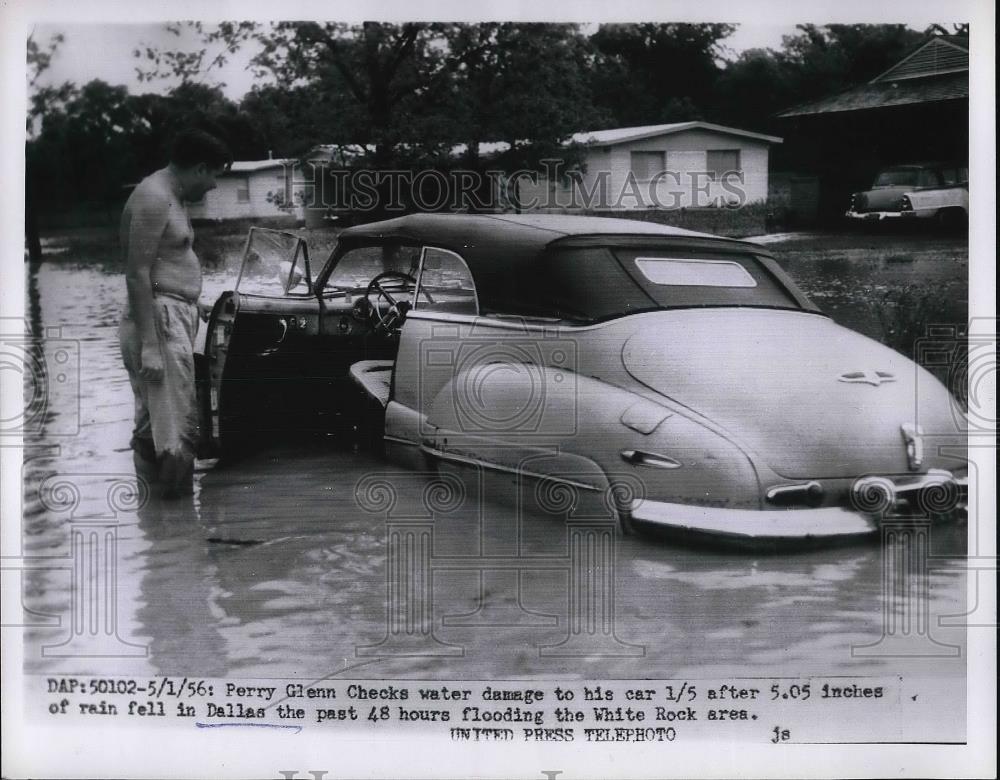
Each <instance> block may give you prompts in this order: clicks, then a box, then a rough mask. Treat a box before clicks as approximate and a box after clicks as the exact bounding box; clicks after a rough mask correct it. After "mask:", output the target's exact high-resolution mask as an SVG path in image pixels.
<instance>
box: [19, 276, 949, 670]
mask: <svg viewBox="0 0 1000 780" xmlns="http://www.w3.org/2000/svg"><path fill="white" fill-rule="evenodd" d="M224 284H225V280H224V279H222V278H215V277H212V278H209V279H208V280H207V283H206V289H207V290H208V291H209V292H208V294H209V295H211V294H212V293H213V292H214V291H216V290H218V289H221V287H222V286H223V285H224ZM35 292H36V294H37V300H36V303H35V305H36V307H37V317H38V320H39V322H41V323H44V325H45V326H46V327H49V328H51V327H61V328H62V331H61V334H60V338H62V339H63V340H67V339H68V340H73V341H74V343H76V344H77V346H78V349H79V356H80V360H79V372H80V373H79V377H78V378H77V380H75V381H77V382H78V387H79V406H78V408H76V407H74V406H73V405H72V404H68V403H66V402H65V400H63V401H61V402H60V404H56V405H53V406H52V408H49V409H48V410H47V414H48V415H49V422H50V425H49V426H48V427H47V428H46V430H45V431H44V432H42V433H39V434H38V435H33V436H31V437H29V443H30V445H31V446H30V447H29V449H28V454H27V456H26V459H25V464H24V484H25V512H24V553H25V555H27V556H32V557H33V558H34V559H35V560H36V561H40V562H41V563H39V564H38V565H35V566H33V571H32V572H31V573H29V574H27V575H25V579H24V598H23V600H24V604H25V606H26V607H27V608H28V609H29V610H30V612H29V613H28V616H27V619H28V622H30V623H32V626H31V627H30V628H29V629H28V630H27V633H26V636H27V645H26V663H27V666H28V669H29V671H33V672H38V673H56V672H60V673H62V672H65V673H69V672H74V673H97V674H99V673H105V674H108V673H112V672H113V673H115V674H118V675H124V674H134V675H143V674H150V673H161V674H171V675H181V674H184V675H188V676H190V675H203V676H231V677H237V676H242V677H251V676H264V675H266V676H275V677H279V676H293V675H294V676H299V677H304V678H306V677H308V678H320V677H323V676H326V675H331V674H338V673H342V672H345V671H347V673H348V674H349V675H352V676H355V677H364V676H370V677H421V676H422V677H438V678H467V679H468V678H487V677H492V676H501V677H502V676H507V677H513V676H518V677H525V676H526V677H531V676H538V677H560V676H565V677H583V678H588V677H628V678H643V677H651V678H656V677H668V676H672V677H679V676H689V675H694V674H698V675H701V676H713V675H714V676H729V675H761V676H768V675H769V676H774V675H782V676H789V675H799V674H810V673H823V674H865V673H879V672H885V671H888V670H889V669H891V671H892V673H912V674H917V675H933V676H937V677H940V676H955V677H961V676H962V675H964V670H965V664H964V652H963V653H962V655H961V656H960V657H957V658H956V657H954V656H953V655H951V650H950V646H959V647H962V648H964V644H965V636H964V631H962V630H960V629H954V628H947V627H941V626H940V625H938V623H937V618H938V617H939V616H942V615H956V614H961V613H963V612H964V611H965V603H966V600H965V578H964V575H963V573H962V566H961V563H962V559H961V556H962V555H963V553H964V529H961V528H950V529H948V528H934V529H933V530H932V534H931V540H930V543H931V553H932V555H933V556H934V558H933V560H934V562H935V565H934V567H933V568H932V569H931V571H930V572H929V573H928V574H927V575H926V577H923V575H920V574H903V575H901V576H902V577H903V579H904V580H905V581H908V582H912V583H914V584H915V585H917V586H919V587H920V588H925V590H914V589H913V588H909V589H906V588H904V589H903V591H900V593H901V594H902V595H901V596H900V597H899V598H898V599H896V598H894V599H890V601H889V602H887V601H886V599H885V597H884V587H885V585H884V582H883V571H884V567H883V552H882V551H881V550H880V548H879V546H878V545H877V544H872V545H869V546H859V547H853V548H847V549H838V550H828V551H821V552H814V553H809V554H799V555H785V556H773V557H767V556H763V557H761V556H753V555H732V554H720V553H713V552H707V551H704V550H701V551H698V550H687V549H681V548H678V547H671V546H667V545H665V544H662V543H658V542H652V541H645V540H643V539H639V538H634V537H629V538H625V539H621V540H617V542H616V544H617V554H616V556H615V559H614V560H615V567H614V582H613V583H607V582H602V581H599V580H598V579H595V571H596V570H597V569H596V567H595V566H593V565H591V566H589V567H588V565H587V561H591V562H593V561H598V560H602V559H601V558H600V555H601V554H602V553H601V552H600V549H601V548H600V545H601V544H602V543H603V542H602V541H601V539H602V538H603V537H601V536H600V529H599V526H600V524H599V523H598V531H597V532H594V531H593V529H591V530H587V529H586V528H584V527H583V526H582V525H580V526H575V525H574V524H573V518H570V521H569V522H564V521H560V520H558V519H555V518H553V517H543V516H541V515H540V514H538V515H528V516H525V517H524V518H521V519H520V520H518V519H517V518H515V513H514V511H513V509H512V508H511V506H510V505H506V504H504V505H500V504H494V503H490V502H487V503H485V504H484V503H481V502H480V501H479V493H480V492H481V491H482V490H484V489H485V490H487V491H488V492H489V494H490V495H491V496H492V495H493V494H494V492H496V491H498V490H499V489H500V487H502V486H487V487H486V488H484V487H483V486H482V485H479V484H478V483H477V481H476V480H475V479H474V478H471V477H470V478H469V479H470V480H471V482H469V483H468V484H464V485H463V488H462V490H463V491H464V493H462V494H459V498H460V499H461V500H456V501H453V502H452V503H451V504H448V505H447V506H440V505H439V506H438V509H439V510H440V511H438V512H437V513H436V514H430V513H429V512H428V510H427V502H428V501H431V502H433V501H434V500H438V499H440V497H438V499H434V498H433V497H431V498H428V493H427V490H426V484H427V482H426V480H424V479H423V478H422V477H420V475H413V474H411V473H395V474H394V473H392V472H393V469H392V468H391V467H388V466H387V465H386V464H385V463H383V462H381V461H379V460H377V459H375V458H374V457H372V456H369V455H365V454H357V453H353V452H351V451H349V450H345V449H338V448H334V447H326V448H323V447H319V446H311V447H302V446H297V447H293V446H285V447H279V448H274V449H271V450H268V451H266V452H263V453H259V454H257V455H255V456H252V457H250V458H248V459H246V460H245V461H243V462H241V463H239V464H234V465H232V466H227V467H220V468H210V467H206V468H204V469H203V470H200V471H199V473H198V474H197V475H196V482H197V485H196V492H195V496H194V497H193V499H192V500H191V501H189V502H186V503H185V502H181V503H170V504H153V503H145V504H142V506H141V507H138V508H137V505H138V504H141V503H142V502H141V501H138V500H136V497H135V496H132V497H128V496H125V497H122V496H120V495H118V494H117V493H116V492H115V491H116V490H118V487H116V486H118V485H119V483H121V481H122V479H124V478H130V477H131V476H132V464H131V454H130V452H129V451H128V449H127V443H128V440H129V433H130V427H131V416H132V396H131V391H130V389H129V384H128V380H127V377H126V375H125V371H124V369H122V367H121V365H120V358H119V355H118V346H117V339H116V338H115V329H116V327H117V321H118V314H119V310H120V306H121V301H122V299H123V295H124V283H123V280H122V278H121V276H120V275H115V274H113V273H110V272H108V271H104V270H101V269H99V268H94V267H70V266H61V265H43V266H42V267H41V268H40V269H39V271H38V276H37V285H36V287H35ZM37 332H43V331H41V330H39V331H37ZM51 346H52V345H50V344H48V343H43V344H42V347H41V348H42V349H43V350H49V349H50V347H51ZM63 398H64V397H63ZM74 417H75V421H76V423H77V426H76V427H75V428H74V427H72V426H68V425H65V424H56V423H57V421H59V420H62V421H63V422H65V421H66V420H67V419H69V420H73V419H74ZM386 473H388V474H389V475H390V476H389V477H388V480H389V481H390V483H391V484H392V486H393V488H392V489H393V491H394V494H395V503H394V504H392V506H391V507H386V506H382V505H380V504H379V503H378V500H379V498H378V492H377V491H374V492H373V493H372V494H371V496H369V497H368V498H367V499H364V500H360V502H359V497H358V496H357V495H356V494H355V487H356V485H358V483H359V482H360V481H361V480H363V479H365V478H366V476H370V475H372V474H375V475H378V474H386ZM57 482H69V483H71V484H73V485H74V486H75V492H73V491H70V492H69V493H67V492H66V491H63V493H60V494H59V495H58V496H57V495H56V493H57V492H58V491H56V490H55V488H54V487H53V486H54V485H56V483H57ZM467 482H468V481H467ZM507 489H510V490H513V489H514V488H513V487H512V486H509V485H508V486H507ZM60 496H61V498H60ZM462 496H464V498H462ZM369 500H370V501H374V502H375V503H374V504H372V503H370V501H369ZM366 501H369V503H366ZM445 503H447V501H445ZM574 534H575V535H574ZM387 538H390V539H393V540H397V541H398V542H399V544H400V545H402V546H401V547H400V548H399V549H400V551H401V555H402V556H403V557H402V558H401V559H400V560H403V561H404V563H405V564H406V565H407V566H413V567H417V568H418V569H419V567H420V566H424V567H425V569H426V568H427V567H428V566H429V570H428V572H427V577H426V581H423V580H422V581H420V582H417V584H416V585H415V586H414V587H419V588H421V589H422V590H421V591H420V593H415V592H414V593H400V592H394V591H393V590H392V589H393V588H394V587H397V585H396V584H395V583H397V580H394V579H393V577H394V574H393V570H392V569H391V567H390V570H388V571H387V565H388V564H387V555H386V549H387ZM74 539H76V540H77V543H78V544H81V545H84V548H81V549H85V550H86V555H84V556H83V558H85V559H86V560H91V559H93V560H98V561H99V559H100V555H99V554H103V553H102V552H101V551H102V550H103V551H105V552H107V550H111V551H112V552H111V553H109V554H110V555H111V557H112V558H113V563H114V564H115V568H114V571H113V576H112V577H111V578H110V580H109V581H108V582H107V583H98V585H99V586H100V587H98V588H96V589H93V590H94V592H93V593H90V592H89V591H88V598H91V597H92V598H93V602H92V604H91V602H88V604H90V606H86V609H84V610H82V611H80V612H79V613H76V612H74V611H73V610H75V609H77V606H78V605H76V604H75V602H74V600H73V599H72V598H71V595H72V594H73V592H74V590H73V585H72V582H73V579H72V577H73V566H74V555H73V553H74V549H73V544H74ZM594 540H597V541H596V542H595V541H594ZM394 543H395V542H394ZM88 545H89V546H90V547H93V548H94V549H93V550H91V549H90V547H88ZM408 545H409V546H408ZM97 548H101V549H97ZM76 552H77V553H80V549H78V550H76ZM519 552H520V556H521V557H520V558H517V557H516V556H517V554H518V553H519ZM529 555H530V556H535V557H534V558H527V557H526V556H529ZM575 555H578V556H583V557H574V556H575ZM587 555H590V556H591V557H590V558H587V557H586V556H587ZM95 556H96V557H95ZM421 556H424V557H421ZM595 556H596V557H595ZM484 560H485V561H486V563H483V561H484ZM511 560H520V562H521V564H522V565H521V566H520V568H519V569H517V568H512V567H511V566H510V562H511ZM525 561H527V562H526V563H525ZM581 561H582V565H581ZM601 571H605V569H601ZM897 584H898V583H897ZM105 586H106V587H105ZM101 588H103V590H102V589H101ZM588 589H589V590H588ZM602 589H603V590H602ZM897 590H898V589H897ZM76 592H77V594H79V592H80V591H79V589H77V591H76ZM595 593H596V594H597V596H596V597H601V596H608V595H609V594H610V593H613V596H614V602H613V612H606V613H602V614H601V615H600V616H599V618H598V620H599V621H604V623H602V624H601V625H599V626H598V628H597V634H600V635H601V636H602V637H603V639H602V641H603V642H604V644H603V645H601V646H600V647H598V645H597V644H594V645H593V648H592V650H591V651H590V652H588V649H587V647H586V646H582V650H579V652H581V653H582V655H567V654H566V653H567V652H569V651H570V650H572V648H571V647H570V645H569V644H567V638H570V639H572V637H571V636H570V629H571V627H572V626H573V625H574V624H573V620H574V619H575V617H574V616H575V615H578V613H575V612H574V611H573V610H574V608H575V607H574V605H577V606H579V604H580V603H581V602H580V599H581V598H584V597H587V598H589V597H594V594H595ZM913 593H917V596H918V601H919V603H920V604H921V605H923V606H924V607H926V610H927V612H928V614H929V615H930V619H931V624H930V626H929V628H927V627H925V628H926V629H927V630H926V631H925V633H924V634H922V635H920V636H917V637H916V641H918V642H920V646H921V648H922V649H923V650H925V651H927V652H928V653H929V654H930V657H914V658H910V659H908V660H906V661H905V662H902V663H901V662H899V661H898V660H895V659H886V658H885V657H879V655H878V653H870V652H869V653H867V655H866V656H865V657H858V656H857V655H855V656H853V657H852V652H851V648H852V646H861V645H870V644H872V643H875V642H876V641H877V640H878V639H879V637H880V636H882V634H883V624H884V621H886V620H887V619H889V618H892V617H893V616H897V615H898V614H899V613H900V610H901V608H902V604H903V600H904V599H905V597H906V596H907V594H909V595H910V596H911V597H912V595H913ZM109 594H110V595H109ZM424 596H426V597H427V600H426V601H421V598H423V597H424ZM112 597H113V598H112ZM596 597H595V598H596ZM105 598H109V599H110V600H109V601H101V599H105ZM430 601H432V607H429V602H430ZM99 602H100V603H101V604H105V605H108V604H110V605H112V606H111V607H110V608H112V611H113V613H114V614H113V621H112V622H113V623H114V632H113V634H114V638H115V639H114V642H112V645H111V646H109V645H108V644H107V641H106V639H104V640H102V641H104V642H105V644H104V645H102V646H100V647H97V645H95V644H94V641H95V640H93V638H92V637H91V638H88V636H87V631H88V630H89V629H88V627H90V626H91V625H92V623H91V622H88V621H91V619H92V618H93V615H92V614H91V611H92V606H93V604H98V603H99ZM401 605H402V606H401ZM407 605H409V607H407ZM414 605H416V606H417V607H423V608H428V609H430V611H429V612H426V613H424V614H423V615H421V614H417V613H415V612H413V611H412V609H411V611H409V612H406V614H403V612H398V611H396V612H394V610H400V609H403V608H404V607H406V608H410V607H413V606H414ZM88 610H91V611H88ZM404 611H405V609H404ZM98 613H100V608H98V610H97V613H94V614H97V617H98V620H99V621H100V620H104V621H105V622H104V623H101V625H100V626H99V628H100V630H99V631H97V634H100V635H101V636H102V637H104V636H105V634H106V632H104V633H102V632H103V631H104V628H106V625H105V624H106V623H107V619H106V616H102V615H101V614H98ZM74 621H76V622H74ZM609 625H610V629H608V630H605V629H607V628H608V626H609ZM75 626H76V627H79V628H81V630H80V631H79V632H78V633H79V636H77V635H74V634H73V631H74V627H75ZM400 627H402V628H400ZM585 628H586V626H585ZM423 629H427V630H428V632H429V633H428V634H426V635H423V634H421V631H422V630H423ZM394 632H395V633H394ZM404 634H405V636H404ZM931 636H933V639H931ZM67 637H69V640H67ZM389 640H392V641H396V640H400V641H403V640H405V641H417V642H420V643H422V644H421V645H420V647H421V650H420V652H421V653H422V654H421V655H412V654H411V655H394V654H393V653H392V652H390V650H391V648H390V647H389V645H390V644H392V642H391V641H389ZM934 641H936V642H938V643H939V644H934ZM74 642H75V644H74ZM88 642H89V643H90V644H88ZM115 642H117V644H115ZM84 646H86V647H88V648H89V649H90V651H92V652H90V653H89V656H90V657H86V656H87V655H88V653H84V652H78V651H80V650H81V648H84ZM60 648H61V649H60ZM95 648H96V650H95ZM359 648H360V649H359ZM539 648H543V652H541V653H540V652H539ZM553 648H555V649H553ZM559 648H562V649H561V650H560V649H559ZM564 651H565V652H564ZM574 652H576V651H574ZM949 655H951V657H948V656H949Z"/></svg>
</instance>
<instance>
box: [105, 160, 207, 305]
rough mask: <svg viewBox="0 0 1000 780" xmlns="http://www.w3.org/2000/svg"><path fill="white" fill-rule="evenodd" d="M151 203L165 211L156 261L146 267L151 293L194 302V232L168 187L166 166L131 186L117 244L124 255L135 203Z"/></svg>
mask: <svg viewBox="0 0 1000 780" xmlns="http://www.w3.org/2000/svg"><path fill="white" fill-rule="evenodd" d="M139 202H143V203H144V204H145V205H147V206H148V205H150V204H155V205H156V206H157V207H159V208H163V209H165V210H166V212H167V215H166V226H165V227H164V229H163V233H162V234H161V235H160V237H159V243H158V246H157V252H156V260H155V261H154V263H153V266H152V268H151V270H150V281H151V283H152V290H153V293H154V294H156V293H169V294H172V295H179V296H181V297H182V298H187V299H188V300H190V301H196V300H197V299H198V296H199V295H200V294H201V265H200V264H199V262H198V258H197V256H196V255H195V253H194V250H193V248H192V243H193V241H194V231H193V230H192V228H191V220H190V218H189V217H188V214H187V209H186V208H185V207H184V203H183V201H182V200H181V199H180V197H179V196H178V195H177V194H176V193H175V192H174V191H173V189H172V188H171V178H170V174H169V172H168V171H167V169H163V170H159V171H156V172H155V173H153V174H150V175H149V176H147V177H146V178H145V179H143V180H142V181H141V182H140V183H139V185H138V186H137V187H136V188H135V190H134V191H133V193H132V195H131V196H130V197H129V199H128V201H127V202H126V203H125V209H124V211H123V212H122V221H121V232H120V238H121V245H122V251H123V253H124V255H123V256H124V257H125V258H127V257H128V251H129V247H128V241H129V231H130V228H131V224H132V213H133V209H134V208H135V205H136V204H137V203H139Z"/></svg>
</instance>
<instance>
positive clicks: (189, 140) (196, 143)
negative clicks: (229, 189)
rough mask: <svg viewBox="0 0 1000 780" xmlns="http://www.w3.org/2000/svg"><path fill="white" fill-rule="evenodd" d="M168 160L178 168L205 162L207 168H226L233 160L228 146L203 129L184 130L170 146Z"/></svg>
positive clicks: (191, 166) (190, 166)
mask: <svg viewBox="0 0 1000 780" xmlns="http://www.w3.org/2000/svg"><path fill="white" fill-rule="evenodd" d="M170 162H172V163H173V164H174V165H176V166H177V167H178V168H193V167H194V166H196V165H198V164H199V163H205V165H207V166H208V167H209V168H212V169H215V168H228V167H229V166H230V165H231V164H232V162H233V156H232V155H231V154H230V153H229V148H228V147H227V146H226V145H225V144H224V143H223V142H222V141H220V140H219V139H218V138H216V137H215V136H214V135H211V134H209V133H206V132H205V131H203V130H184V131H183V132H181V133H179V134H178V135H177V137H176V138H174V142H173V145H172V146H171V147H170Z"/></svg>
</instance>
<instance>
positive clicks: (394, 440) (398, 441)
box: [382, 433, 420, 447]
mask: <svg viewBox="0 0 1000 780" xmlns="http://www.w3.org/2000/svg"><path fill="white" fill-rule="evenodd" d="M382 441H389V442H392V443H393V444H405V445H406V446H407V447H419V446H420V445H419V444H417V443H416V442H415V441H413V440H411V439H404V438H402V437H401V436H390V435H389V434H387V433H386V434H383V436H382Z"/></svg>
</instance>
